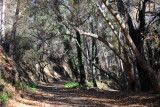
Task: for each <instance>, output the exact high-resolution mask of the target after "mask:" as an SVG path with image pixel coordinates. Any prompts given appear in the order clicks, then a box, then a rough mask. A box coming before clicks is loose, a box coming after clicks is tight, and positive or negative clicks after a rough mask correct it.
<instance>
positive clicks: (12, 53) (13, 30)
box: [9, 0, 21, 58]
mask: <svg viewBox="0 0 160 107" xmlns="http://www.w3.org/2000/svg"><path fill="white" fill-rule="evenodd" d="M20 2H21V1H20V0H17V7H16V13H15V20H14V23H13V26H12V31H11V42H10V46H9V55H10V56H11V57H12V58H14V57H13V56H14V48H15V43H14V41H15V37H16V29H17V22H18V18H19V11H20Z"/></svg>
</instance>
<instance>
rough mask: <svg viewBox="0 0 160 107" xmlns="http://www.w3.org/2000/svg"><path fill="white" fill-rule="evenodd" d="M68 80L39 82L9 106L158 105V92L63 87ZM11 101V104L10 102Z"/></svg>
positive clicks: (156, 106) (147, 106)
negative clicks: (51, 82) (36, 88)
mask: <svg viewBox="0 0 160 107" xmlns="http://www.w3.org/2000/svg"><path fill="white" fill-rule="evenodd" d="M67 82H68V81H59V82H54V83H53V84H41V85H40V86H39V87H38V90H37V91H36V92H35V93H31V92H27V91H26V92H24V94H23V97H20V98H16V102H12V101H10V104H9V105H10V107H88V106H89V107H119V106H121V107H128V106H130V107H135V106H138V107H144V106H146V107H153V106H154V107H158V104H160V100H159V99H160V94H155V95H153V94H151V95H148V96H147V94H145V93H140V94H138V95H137V94H136V95H135V94H134V93H132V94H123V93H120V92H118V91H107V90H106V91H103V92H97V91H96V90H82V89H71V88H64V84H66V83H67ZM11 103H12V104H11Z"/></svg>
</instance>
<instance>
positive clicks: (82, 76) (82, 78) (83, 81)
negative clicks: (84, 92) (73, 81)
mask: <svg viewBox="0 0 160 107" xmlns="http://www.w3.org/2000/svg"><path fill="white" fill-rule="evenodd" d="M76 35H77V41H78V43H79V45H80V46H81V45H82V43H81V38H80V34H79V32H76ZM77 57H78V68H79V70H80V82H79V83H80V85H82V86H85V85H86V75H85V72H84V65H83V62H82V53H81V49H80V47H79V46H77Z"/></svg>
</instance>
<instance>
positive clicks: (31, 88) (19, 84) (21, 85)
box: [15, 81, 39, 92]
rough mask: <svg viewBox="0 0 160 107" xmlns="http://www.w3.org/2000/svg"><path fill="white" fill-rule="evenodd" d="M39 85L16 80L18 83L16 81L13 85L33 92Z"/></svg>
mask: <svg viewBox="0 0 160 107" xmlns="http://www.w3.org/2000/svg"><path fill="white" fill-rule="evenodd" d="M37 86H39V85H38V84H31V86H29V85H27V84H25V83H21V82H20V81H18V83H16V85H15V87H16V88H18V89H20V90H24V89H26V90H28V91H31V92H34V91H36V89H37V88H36V87H37Z"/></svg>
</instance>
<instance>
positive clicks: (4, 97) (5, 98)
mask: <svg viewBox="0 0 160 107" xmlns="http://www.w3.org/2000/svg"><path fill="white" fill-rule="evenodd" d="M0 101H1V102H2V103H7V101H8V95H7V93H6V92H2V94H0Z"/></svg>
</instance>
